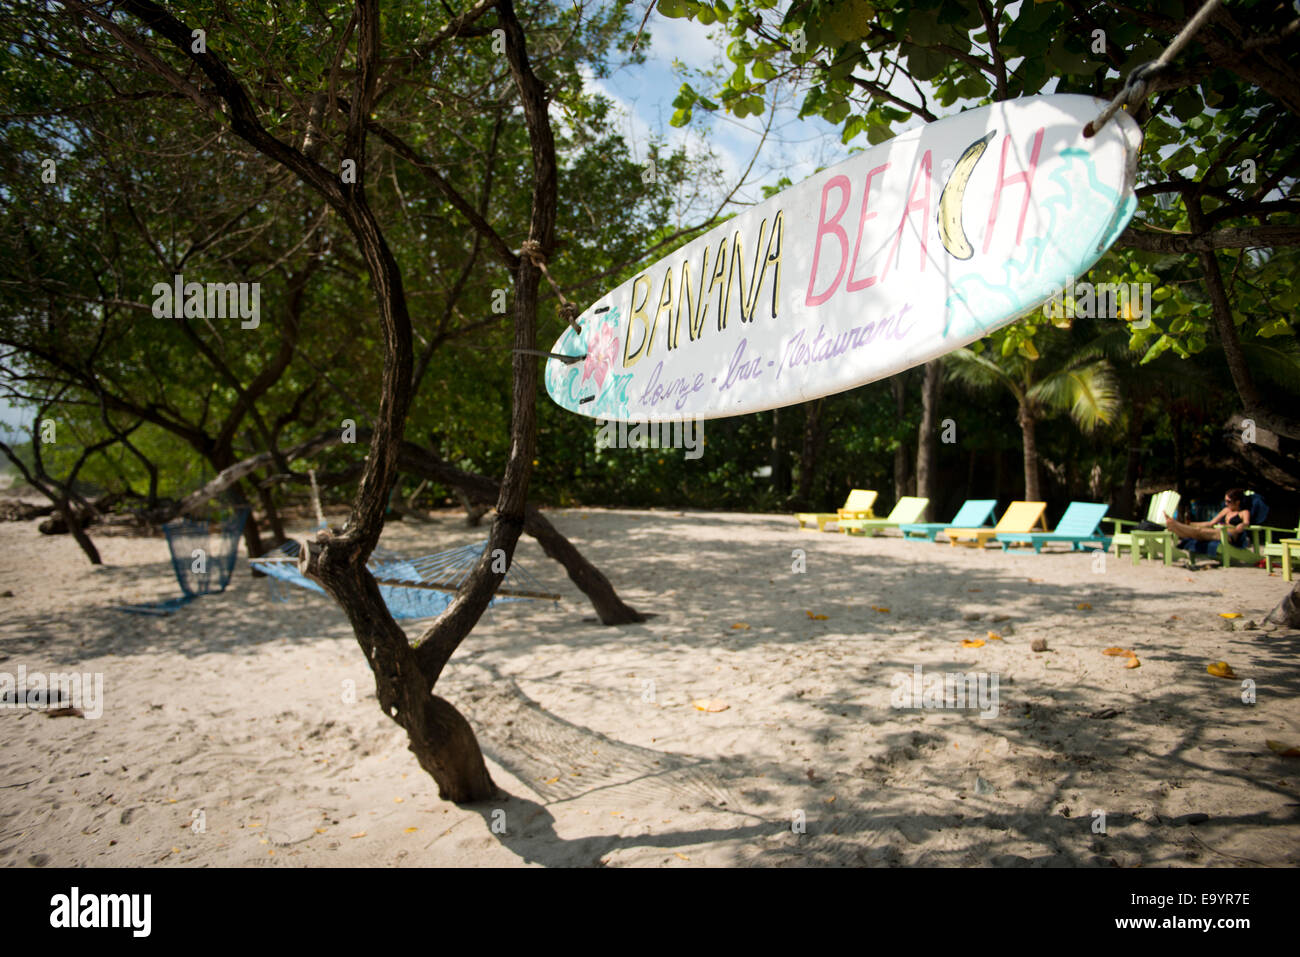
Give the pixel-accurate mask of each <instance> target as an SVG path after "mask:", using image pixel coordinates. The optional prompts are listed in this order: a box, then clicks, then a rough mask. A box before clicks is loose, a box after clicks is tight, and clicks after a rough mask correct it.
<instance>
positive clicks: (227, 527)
mask: <svg viewBox="0 0 1300 957" xmlns="http://www.w3.org/2000/svg"><path fill="white" fill-rule="evenodd" d="M249 512H250V509H249V508H248V506H240V507H238V508H236V509H235V514H234V515H233V516H231V517H230V518H228V519H226V520H225V521H224V522H221V523H220V524H219V525H218V526H217V528H216V531H215V532H214V531H213V530H212V527H211V526H210V525H209V524H208V523H207V522H198V521H195V520H193V519H189V518H184V519H180V520H178V521H175V522H168V523H167V524H166V525H164V526H163V534H164V535H166V536H167V550H168V552H169V553H170V555H171V563H172V571H173V572H174V573H175V575H176V581H177V583H178V584H179V585H180V586H181V594H180V595H179V596H178V597H176V598H169V599H167V600H165V601H161V602H146V603H144V604H139V605H118V606H116V608H117V610H118V611H125V612H129V613H130V614H133V615H170V614H171V613H172V612H174V611H176V609H178V608H180V607H182V606H184V605H187V604H189V603H190V602H192V601H193V600H194V599H196V598H198V597H199V596H200V595H212V594H216V593H220V592H223V591H225V590H226V586H227V585H229V584H230V576H231V575H232V574H234V571H235V560H236V559H237V558H238V557H239V539H240V536H242V535H243V534H244V525H245V523H246V522H247V521H248V514H249Z"/></svg>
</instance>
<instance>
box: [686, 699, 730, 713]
mask: <svg viewBox="0 0 1300 957" xmlns="http://www.w3.org/2000/svg"><path fill="white" fill-rule="evenodd" d="M691 704H693V705H695V710H696V711H726V710H727V709H728V708H730V707H731V705H729V704H727V702H725V701H718V700H717V699H715V698H710V699H707V700H706V699H704V698H701V699H700V700H699V701H692V702H691Z"/></svg>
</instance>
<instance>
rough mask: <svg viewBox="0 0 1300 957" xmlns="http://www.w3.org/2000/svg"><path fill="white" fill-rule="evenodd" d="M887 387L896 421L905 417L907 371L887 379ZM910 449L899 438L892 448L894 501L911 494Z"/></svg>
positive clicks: (900, 420)
mask: <svg viewBox="0 0 1300 957" xmlns="http://www.w3.org/2000/svg"><path fill="white" fill-rule="evenodd" d="M889 388H890V390H891V391H892V392H893V393H894V412H895V414H896V415H897V417H898V421H899V422H902V421H903V420H904V419H905V418H906V417H907V372H905V371H904V372H900V373H898V374H897V375H895V376H892V377H891V378H890V380H889ZM910 452H911V450H910V449H909V448H908V446H907V443H906V442H904V441H902V440H901V439H900V440H899V443H898V446H897V447H896V448H895V449H894V501H895V502H897V501H898V500H899V499H900V498H902V497H903V496H904V495H911V494H912V487H911V486H912V473H911V455H910Z"/></svg>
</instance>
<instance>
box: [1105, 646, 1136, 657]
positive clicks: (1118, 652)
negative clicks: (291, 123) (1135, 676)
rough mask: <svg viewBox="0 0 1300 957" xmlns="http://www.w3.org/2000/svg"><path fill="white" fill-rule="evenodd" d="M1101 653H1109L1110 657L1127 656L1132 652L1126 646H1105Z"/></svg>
mask: <svg viewBox="0 0 1300 957" xmlns="http://www.w3.org/2000/svg"><path fill="white" fill-rule="evenodd" d="M1102 654H1103V655H1110V656H1111V657H1112V658H1127V657H1129V656H1130V655H1132V654H1133V652H1131V651H1129V650H1128V649H1127V648H1107V649H1106V650H1105V651H1103V652H1102Z"/></svg>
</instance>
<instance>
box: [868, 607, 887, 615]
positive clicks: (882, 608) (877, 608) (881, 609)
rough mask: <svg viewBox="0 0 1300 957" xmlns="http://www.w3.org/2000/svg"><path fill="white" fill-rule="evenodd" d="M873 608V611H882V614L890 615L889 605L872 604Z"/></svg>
mask: <svg viewBox="0 0 1300 957" xmlns="http://www.w3.org/2000/svg"><path fill="white" fill-rule="evenodd" d="M871 610H872V611H878V612H880V613H881V614H882V615H888V614H889V609H888V608H887V607H885V606H884V605H872V606H871Z"/></svg>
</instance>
